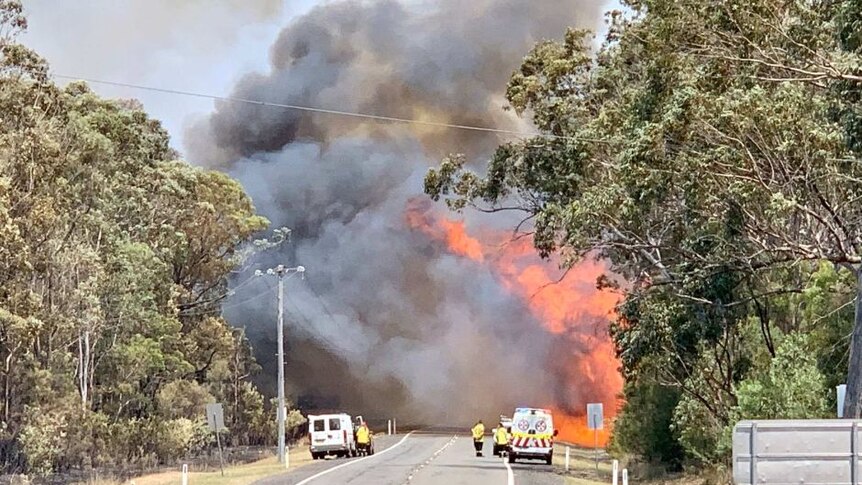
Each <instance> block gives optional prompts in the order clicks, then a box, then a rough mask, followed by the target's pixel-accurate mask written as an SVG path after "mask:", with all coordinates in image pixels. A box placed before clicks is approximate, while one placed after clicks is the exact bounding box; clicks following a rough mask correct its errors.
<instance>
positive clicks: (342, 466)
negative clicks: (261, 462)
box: [255, 434, 565, 485]
mask: <svg viewBox="0 0 862 485" xmlns="http://www.w3.org/2000/svg"><path fill="white" fill-rule="evenodd" d="M375 446H376V448H377V453H376V454H374V455H372V456H370V457H363V458H352V459H331V458H330V459H327V460H324V461H318V462H314V463H312V464H310V465H306V466H303V467H301V468H297V469H296V470H294V471H290V472H287V473H284V474H281V475H276V476H272V477H269V478H265V479H263V480H259V481H257V482H255V485H336V484H350V485H407V484H410V485H475V484H481V485H496V484H499V485H563V484H564V483H565V481H564V480H563V478H562V477H561V476H559V475H557V474H555V473H554V468H553V466H550V465H545V464H540V463H539V462H527V463H514V464H512V465H509V464H508V463H506V462H505V461H504V460H503V459H502V458H498V457H495V456H493V455H492V454H491V440H490V438H488V439H486V441H485V456H484V457H483V458H477V457H476V456H475V452H474V451H473V442H472V440H471V439H470V437H468V436H457V437H455V436H452V435H425V434H411V435H407V436H383V437H380V438H378V439H377V442H376V444H375Z"/></svg>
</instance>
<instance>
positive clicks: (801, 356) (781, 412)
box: [734, 334, 829, 419]
mask: <svg viewBox="0 0 862 485" xmlns="http://www.w3.org/2000/svg"><path fill="white" fill-rule="evenodd" d="M809 340H810V339H809V338H807V337H806V336H805V335H802V334H797V335H791V336H788V337H787V338H786V339H784V341H783V342H782V344H781V346H780V347H778V351H777V353H776V355H775V358H774V359H772V362H771V363H770V365H769V368H768V370H767V371H766V372H763V373H760V374H759V375H754V376H752V377H749V378H747V379H745V380H743V381H742V382H740V383H739V386H738V388H737V391H736V396H737V402H738V404H737V406H736V407H735V408H734V415H735V416H734V418H735V419H779V418H781V419H806V418H823V417H826V416H828V414H829V409H828V408H827V404H826V393H825V392H824V389H825V387H824V378H823V374H821V373H820V370H819V369H818V368H817V359H816V356H815V355H814V354H812V352H811V350H812V349H811V346H810V345H809Z"/></svg>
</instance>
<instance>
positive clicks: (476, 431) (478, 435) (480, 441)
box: [470, 419, 485, 456]
mask: <svg viewBox="0 0 862 485" xmlns="http://www.w3.org/2000/svg"><path fill="white" fill-rule="evenodd" d="M470 431H471V432H472V433H473V446H474V447H475V448H476V456H482V446H483V445H484V444H485V425H484V424H482V420H481V419H480V420H479V422H478V423H476V426H473V429H472V430H470Z"/></svg>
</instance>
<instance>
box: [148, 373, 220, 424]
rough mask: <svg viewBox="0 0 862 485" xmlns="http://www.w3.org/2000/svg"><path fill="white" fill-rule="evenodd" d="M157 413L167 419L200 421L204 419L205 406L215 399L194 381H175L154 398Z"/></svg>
mask: <svg viewBox="0 0 862 485" xmlns="http://www.w3.org/2000/svg"><path fill="white" fill-rule="evenodd" d="M156 402H157V403H158V407H159V413H160V414H161V415H162V416H165V417H166V418H169V419H176V418H186V419H191V420H200V419H201V418H202V417H206V405H207V404H209V403H213V402H215V398H214V397H213V395H212V394H210V393H209V391H207V390H206V389H205V388H204V387H203V386H202V385H200V384H198V383H197V382H195V381H186V380H177V381H173V382H170V383H168V384H166V385H165V386H164V387H163V388H162V389H161V390H160V391H159V394H158V396H157V397H156Z"/></svg>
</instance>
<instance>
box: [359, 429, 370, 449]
mask: <svg viewBox="0 0 862 485" xmlns="http://www.w3.org/2000/svg"><path fill="white" fill-rule="evenodd" d="M370 434H371V432H370V431H369V430H368V426H364V425H363V426H360V427H359V429H357V430H356V441H357V442H358V443H359V444H361V445H367V444H368V441H369V440H368V438H369V436H370Z"/></svg>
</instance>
